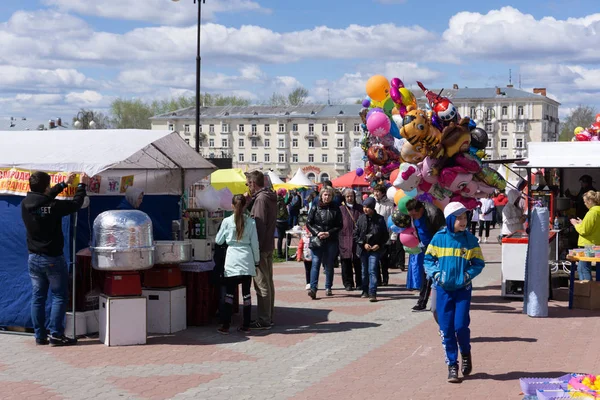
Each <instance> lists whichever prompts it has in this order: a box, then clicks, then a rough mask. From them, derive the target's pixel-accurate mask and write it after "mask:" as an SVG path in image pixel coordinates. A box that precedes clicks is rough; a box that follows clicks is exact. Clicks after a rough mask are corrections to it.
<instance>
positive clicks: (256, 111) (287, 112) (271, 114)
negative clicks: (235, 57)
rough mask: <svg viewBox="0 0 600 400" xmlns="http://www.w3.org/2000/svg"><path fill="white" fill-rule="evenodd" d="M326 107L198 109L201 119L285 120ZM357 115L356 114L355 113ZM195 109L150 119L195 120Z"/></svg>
mask: <svg viewBox="0 0 600 400" xmlns="http://www.w3.org/2000/svg"><path fill="white" fill-rule="evenodd" d="M325 107H326V106H325V105H323V104H305V105H302V106H259V105H254V106H220V107H200V115H201V116H202V118H219V119H228V118H253V117H254V118H258V117H260V118H285V117H296V118H297V117H316V116H317V114H318V113H319V112H320V111H322V110H323V108H325ZM357 113H358V112H357ZM195 116H196V108H195V107H187V108H183V109H180V110H175V111H172V112H168V113H165V114H159V115H156V116H154V117H152V118H151V119H179V118H182V119H190V118H195Z"/></svg>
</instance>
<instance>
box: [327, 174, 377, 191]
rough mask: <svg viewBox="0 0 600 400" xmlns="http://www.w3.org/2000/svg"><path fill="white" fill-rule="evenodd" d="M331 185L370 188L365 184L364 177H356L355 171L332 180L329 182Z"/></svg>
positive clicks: (367, 183)
mask: <svg viewBox="0 0 600 400" xmlns="http://www.w3.org/2000/svg"><path fill="white" fill-rule="evenodd" d="M331 184H332V185H333V187H347V188H349V187H356V186H362V187H368V186H371V185H370V184H369V182H367V181H366V180H365V177H364V175H363V176H356V171H350V172H348V173H346V174H344V175H342V176H340V177H339V178H335V179H334V180H332V181H331Z"/></svg>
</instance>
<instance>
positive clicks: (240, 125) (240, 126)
mask: <svg viewBox="0 0 600 400" xmlns="http://www.w3.org/2000/svg"><path fill="white" fill-rule="evenodd" d="M238 131H239V132H244V124H239V125H238Z"/></svg>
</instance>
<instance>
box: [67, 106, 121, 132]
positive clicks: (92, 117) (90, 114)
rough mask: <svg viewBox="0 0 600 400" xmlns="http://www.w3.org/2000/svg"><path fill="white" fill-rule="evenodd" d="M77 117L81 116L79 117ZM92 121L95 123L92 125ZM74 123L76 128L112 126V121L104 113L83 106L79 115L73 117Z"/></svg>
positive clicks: (104, 127) (106, 127) (105, 127)
mask: <svg viewBox="0 0 600 400" xmlns="http://www.w3.org/2000/svg"><path fill="white" fill-rule="evenodd" d="M77 117H79V119H78V118H77ZM92 121H93V122H94V123H93V124H92V126H90V123H91V122H92ZM72 124H73V125H72V126H73V128H74V129H108V128H110V126H111V121H110V118H109V117H108V116H107V115H106V114H104V113H101V112H98V111H92V110H86V109H85V108H82V109H80V110H79V112H78V113H77V115H75V116H74V117H73V122H72Z"/></svg>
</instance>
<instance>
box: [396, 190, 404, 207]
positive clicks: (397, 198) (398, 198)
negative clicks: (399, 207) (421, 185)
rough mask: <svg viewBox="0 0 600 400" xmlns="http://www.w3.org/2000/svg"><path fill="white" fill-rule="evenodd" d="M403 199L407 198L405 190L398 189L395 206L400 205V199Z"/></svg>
mask: <svg viewBox="0 0 600 400" xmlns="http://www.w3.org/2000/svg"><path fill="white" fill-rule="evenodd" d="M403 197H406V193H404V190H402V189H398V191H397V192H396V194H395V195H394V204H398V202H399V201H400V199H401V198H403Z"/></svg>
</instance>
